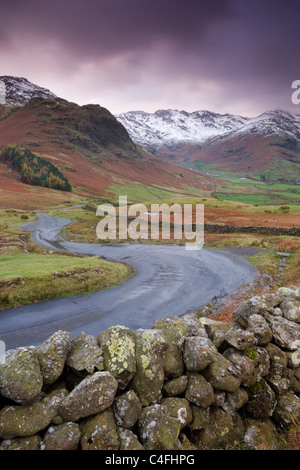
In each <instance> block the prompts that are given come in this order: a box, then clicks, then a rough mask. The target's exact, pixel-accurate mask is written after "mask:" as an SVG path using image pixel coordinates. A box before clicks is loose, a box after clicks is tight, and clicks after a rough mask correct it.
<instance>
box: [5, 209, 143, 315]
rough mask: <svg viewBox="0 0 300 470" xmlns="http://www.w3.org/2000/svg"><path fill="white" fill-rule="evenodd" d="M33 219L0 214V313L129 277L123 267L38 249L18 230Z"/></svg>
mask: <svg viewBox="0 0 300 470" xmlns="http://www.w3.org/2000/svg"><path fill="white" fill-rule="evenodd" d="M35 219H36V216H35V214H31V213H25V212H23V211H17V210H6V211H0V227H1V234H0V309H5V308H10V307H17V306H20V305H26V304H30V303H34V302H41V301H44V300H48V299H52V298H56V297H68V296H71V295H78V294H88V293H91V292H94V291H99V290H102V289H107V288H108V287H112V286H115V285H117V284H119V283H121V282H124V281H125V280H126V279H128V278H129V277H130V276H132V275H133V273H134V272H133V269H132V268H131V267H130V266H128V265H126V264H121V263H116V262H110V261H104V260H102V259H101V258H99V257H84V256H81V255H73V254H68V253H64V254H62V253H53V252H52V251H51V250H46V249H45V248H42V247H39V246H38V245H36V244H35V243H34V242H33V241H32V239H31V234H30V233H28V232H24V231H23V230H22V229H21V228H20V224H24V223H28V222H30V221H31V220H35Z"/></svg>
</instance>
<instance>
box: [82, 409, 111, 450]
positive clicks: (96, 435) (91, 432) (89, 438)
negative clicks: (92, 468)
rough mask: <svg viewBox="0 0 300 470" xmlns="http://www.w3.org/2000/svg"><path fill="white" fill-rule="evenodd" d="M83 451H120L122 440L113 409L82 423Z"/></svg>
mask: <svg viewBox="0 0 300 470" xmlns="http://www.w3.org/2000/svg"><path fill="white" fill-rule="evenodd" d="M80 431H81V439H80V443H81V447H82V450H118V449H119V448H120V440H119V435H118V430H117V426H116V423H115V418H114V413H113V411H112V409H111V408H108V409H107V410H105V411H103V412H102V413H99V414H96V415H95V416H92V417H90V418H87V419H85V420H83V421H81V423H80Z"/></svg>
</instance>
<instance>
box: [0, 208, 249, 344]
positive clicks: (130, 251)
mask: <svg viewBox="0 0 300 470" xmlns="http://www.w3.org/2000/svg"><path fill="white" fill-rule="evenodd" d="M70 223H71V222H70V220H68V219H62V218H55V217H51V216H49V215H47V214H39V218H38V220H37V221H36V222H33V223H31V224H29V225H28V226H27V227H26V230H27V231H31V232H33V239H34V241H35V242H36V243H38V244H39V245H41V246H43V247H46V248H50V249H53V250H63V251H69V252H73V253H82V254H86V255H93V256H102V257H105V258H108V259H113V260H116V261H120V262H125V263H128V264H130V265H132V266H133V267H134V268H135V270H136V274H135V275H134V276H133V277H132V278H131V279H130V280H128V281H127V282H125V283H123V284H120V285H119V286H117V287H112V288H110V289H107V290H104V291H100V292H97V293H94V294H90V295H88V296H73V297H69V298H65V299H54V300H48V301H45V302H41V303H37V304H31V305H26V306H22V307H18V308H15V309H8V310H3V311H1V312H0V339H1V340H2V341H5V344H6V349H12V348H16V347H19V346H28V345H38V344H41V343H42V342H43V341H44V340H45V339H47V338H48V337H49V336H51V335H52V334H53V333H54V332H55V331H57V330H59V329H62V330H66V331H69V332H70V333H71V334H72V337H75V336H76V335H78V334H79V333H81V332H82V331H84V332H85V333H87V334H91V335H93V336H97V335H98V334H99V333H100V332H101V331H104V330H105V329H106V328H108V327H110V326H112V325H124V326H127V327H129V328H133V329H137V328H151V327H152V325H153V323H154V322H155V320H156V319H158V318H163V317H165V316H167V315H173V316H177V315H181V314H183V313H185V312H191V311H194V310H197V309H198V308H201V307H202V306H204V305H205V304H207V303H208V302H209V301H210V300H211V299H212V298H213V297H214V296H219V295H221V294H222V293H233V292H236V291H237V289H238V286H241V285H242V284H243V283H251V282H252V281H253V280H254V278H255V275H256V272H255V270H254V269H253V268H252V267H251V266H250V264H249V263H248V262H247V261H246V260H245V259H244V258H242V257H241V256H237V255H234V254H232V253H229V252H226V251H219V250H208V249H201V250H194V251H189V250H186V249H185V247H184V246H175V245H168V246H165V245H164V246H163V245H150V244H149V245H147V244H138V243H132V244H130V243H126V244H123V243H122V244H113V245H112V244H109V245H101V244H91V243H90V244H88V243H87V244H85V243H74V242H68V241H65V240H63V239H62V238H60V237H59V235H58V234H59V232H60V230H61V229H62V227H64V226H65V225H68V224H70Z"/></svg>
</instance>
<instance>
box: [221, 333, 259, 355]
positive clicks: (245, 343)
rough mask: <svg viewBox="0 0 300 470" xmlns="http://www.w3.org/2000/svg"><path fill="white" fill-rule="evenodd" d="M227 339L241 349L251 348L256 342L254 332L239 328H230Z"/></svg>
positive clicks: (226, 335)
mask: <svg viewBox="0 0 300 470" xmlns="http://www.w3.org/2000/svg"><path fill="white" fill-rule="evenodd" d="M225 340H226V341H227V343H228V344H230V345H231V346H233V347H235V348H236V349H239V350H241V349H246V348H250V347H252V346H253V345H254V344H255V343H256V339H255V336H254V335H253V333H251V332H250V331H247V330H242V329H237V328H230V329H229V330H228V331H227V332H226V334H225Z"/></svg>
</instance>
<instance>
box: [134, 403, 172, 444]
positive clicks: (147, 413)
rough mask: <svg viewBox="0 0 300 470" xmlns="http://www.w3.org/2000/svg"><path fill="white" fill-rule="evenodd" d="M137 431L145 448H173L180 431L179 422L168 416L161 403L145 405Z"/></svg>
mask: <svg viewBox="0 0 300 470" xmlns="http://www.w3.org/2000/svg"><path fill="white" fill-rule="evenodd" d="M138 431H139V438H140V441H141V442H142V444H143V445H144V447H145V449H146V450H173V449H175V445H176V442H177V439H178V436H179V433H180V422H179V421H178V419H176V418H172V417H171V416H168V414H167V412H166V408H165V407H164V406H162V405H153V406H147V407H145V408H144V409H143V411H142V413H141V415H140V417H139V421H138Z"/></svg>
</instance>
